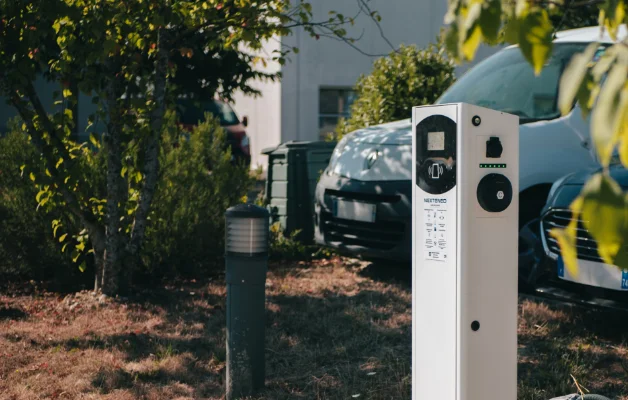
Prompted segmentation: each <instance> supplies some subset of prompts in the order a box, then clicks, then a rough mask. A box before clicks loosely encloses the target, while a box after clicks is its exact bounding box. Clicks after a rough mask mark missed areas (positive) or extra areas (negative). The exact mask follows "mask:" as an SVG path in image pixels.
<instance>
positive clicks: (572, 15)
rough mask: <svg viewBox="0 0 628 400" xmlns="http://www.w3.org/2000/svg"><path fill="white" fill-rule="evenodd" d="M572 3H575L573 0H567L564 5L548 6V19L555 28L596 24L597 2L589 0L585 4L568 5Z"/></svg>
mask: <svg viewBox="0 0 628 400" xmlns="http://www.w3.org/2000/svg"><path fill="white" fill-rule="evenodd" d="M572 3H575V0H567V1H566V2H565V6H564V7H548V11H549V16H550V21H552V25H553V26H554V28H555V29H556V30H559V31H560V30H565V29H576V28H583V27H586V26H596V25H597V24H598V14H599V13H600V10H599V9H598V7H597V4H596V3H597V2H595V1H589V2H586V4H577V5H576V6H570V4H572ZM580 3H582V2H580Z"/></svg>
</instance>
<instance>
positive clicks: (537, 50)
mask: <svg viewBox="0 0 628 400" xmlns="http://www.w3.org/2000/svg"><path fill="white" fill-rule="evenodd" d="M553 29H554V28H553V27H552V22H551V21H550V19H549V15H548V14H547V11H546V10H544V9H540V10H536V11H535V12H530V13H529V14H528V15H526V16H525V18H524V19H523V21H522V23H521V26H520V30H519V47H520V48H521V52H522V53H523V55H524V56H525V58H526V59H527V60H528V61H529V62H530V64H532V67H533V68H534V73H535V75H537V76H538V75H539V74H540V73H541V70H542V69H543V65H545V62H546V61H547V60H548V59H549V57H550V55H551V54H552V34H553Z"/></svg>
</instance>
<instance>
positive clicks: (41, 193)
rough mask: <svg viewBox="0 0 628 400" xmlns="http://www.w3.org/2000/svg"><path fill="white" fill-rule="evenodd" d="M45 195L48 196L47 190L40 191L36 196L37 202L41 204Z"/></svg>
mask: <svg viewBox="0 0 628 400" xmlns="http://www.w3.org/2000/svg"><path fill="white" fill-rule="evenodd" d="M44 194H46V190H40V191H39V192H38V193H37V195H36V196H35V201H37V202H38V203H39V202H40V201H41V196H43V195H44Z"/></svg>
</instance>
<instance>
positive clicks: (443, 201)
mask: <svg viewBox="0 0 628 400" xmlns="http://www.w3.org/2000/svg"><path fill="white" fill-rule="evenodd" d="M423 201H424V202H426V203H439V204H443V203H447V199H423Z"/></svg>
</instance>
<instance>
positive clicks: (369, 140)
mask: <svg viewBox="0 0 628 400" xmlns="http://www.w3.org/2000/svg"><path fill="white" fill-rule="evenodd" d="M352 141H353V142H354V143H363V144H379V145H412V123H411V121H410V119H404V120H401V121H395V122H389V123H387V124H381V125H376V126H370V127H368V128H363V129H360V130H357V131H355V132H354V133H353V139H352Z"/></svg>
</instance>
